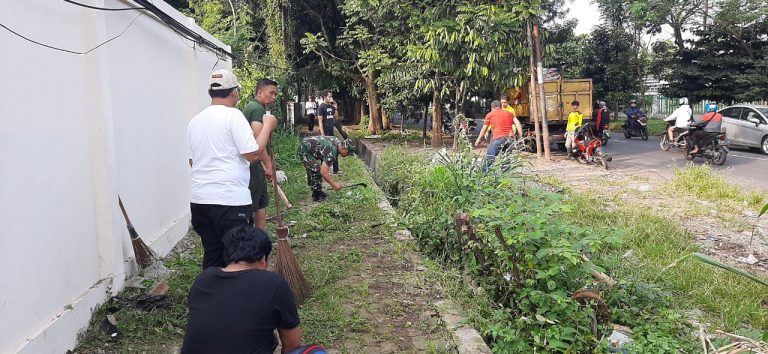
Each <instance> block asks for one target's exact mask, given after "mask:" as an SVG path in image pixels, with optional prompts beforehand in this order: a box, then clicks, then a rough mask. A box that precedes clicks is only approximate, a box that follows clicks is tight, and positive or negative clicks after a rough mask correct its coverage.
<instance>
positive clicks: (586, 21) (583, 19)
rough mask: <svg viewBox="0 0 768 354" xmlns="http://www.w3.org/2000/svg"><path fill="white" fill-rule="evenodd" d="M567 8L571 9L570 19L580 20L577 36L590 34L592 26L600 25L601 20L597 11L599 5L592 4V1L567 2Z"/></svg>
mask: <svg viewBox="0 0 768 354" xmlns="http://www.w3.org/2000/svg"><path fill="white" fill-rule="evenodd" d="M565 4H566V6H567V7H568V9H569V12H568V17H571V18H575V19H577V20H579V23H578V25H576V34H583V33H589V32H590V31H591V30H592V26H594V25H596V24H597V23H599V21H600V18H599V17H598V16H599V13H598V11H597V5H595V4H592V3H591V2H590V0H573V1H572V2H570V1H568V0H566V2H565Z"/></svg>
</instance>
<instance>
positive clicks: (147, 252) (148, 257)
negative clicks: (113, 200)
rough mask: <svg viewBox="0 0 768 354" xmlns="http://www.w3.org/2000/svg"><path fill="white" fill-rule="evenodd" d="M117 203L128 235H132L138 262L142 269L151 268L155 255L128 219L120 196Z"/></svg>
mask: <svg viewBox="0 0 768 354" xmlns="http://www.w3.org/2000/svg"><path fill="white" fill-rule="evenodd" d="M117 202H118V203H119V204H120V211H122V212H123V218H124V219H125V224H126V227H127V228H128V234H130V235H131V245H133V254H134V255H135V256H136V262H137V263H139V267H141V268H146V267H149V266H150V265H151V264H152V262H153V261H154V259H155V255H154V254H153V253H152V249H151V248H149V246H147V244H146V243H144V240H142V239H141V237H139V233H138V232H136V229H135V228H134V227H133V224H131V219H129V218H128V213H127V212H126V211H125V207H124V206H123V200H122V199H120V196H117Z"/></svg>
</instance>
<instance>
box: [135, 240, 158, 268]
mask: <svg viewBox="0 0 768 354" xmlns="http://www.w3.org/2000/svg"><path fill="white" fill-rule="evenodd" d="M131 244H132V245H133V253H134V254H135V255H136V262H138V263H139V266H140V267H141V268H146V267H149V266H150V265H151V264H152V262H153V261H154V259H155V256H154V254H153V253H152V249H150V248H149V246H147V244H146V243H144V241H143V240H142V239H141V237H136V238H132V239H131Z"/></svg>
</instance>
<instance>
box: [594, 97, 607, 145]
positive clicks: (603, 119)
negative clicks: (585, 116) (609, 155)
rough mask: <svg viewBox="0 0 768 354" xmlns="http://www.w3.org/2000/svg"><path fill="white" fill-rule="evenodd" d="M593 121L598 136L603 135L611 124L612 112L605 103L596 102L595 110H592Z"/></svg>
mask: <svg viewBox="0 0 768 354" xmlns="http://www.w3.org/2000/svg"><path fill="white" fill-rule="evenodd" d="M592 121H593V122H595V129H597V136H598V137H599V136H602V135H603V129H605V127H606V126H608V124H609V123H610V122H611V111H609V110H608V107H607V106H606V104H605V101H595V108H594V109H593V110H592Z"/></svg>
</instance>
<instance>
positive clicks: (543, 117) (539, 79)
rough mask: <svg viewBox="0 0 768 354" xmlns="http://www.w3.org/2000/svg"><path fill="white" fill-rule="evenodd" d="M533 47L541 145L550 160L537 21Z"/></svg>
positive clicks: (534, 26) (536, 22) (534, 27)
mask: <svg viewBox="0 0 768 354" xmlns="http://www.w3.org/2000/svg"><path fill="white" fill-rule="evenodd" d="M533 47H534V52H536V79H537V83H538V86H539V115H540V116H541V131H542V142H541V143H542V145H544V158H545V159H547V160H550V159H552V152H551V151H550V145H551V143H550V141H549V127H548V126H547V102H546V98H545V97H544V69H543V68H542V65H541V39H540V38H539V21H538V19H536V21H535V22H534V23H533Z"/></svg>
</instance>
